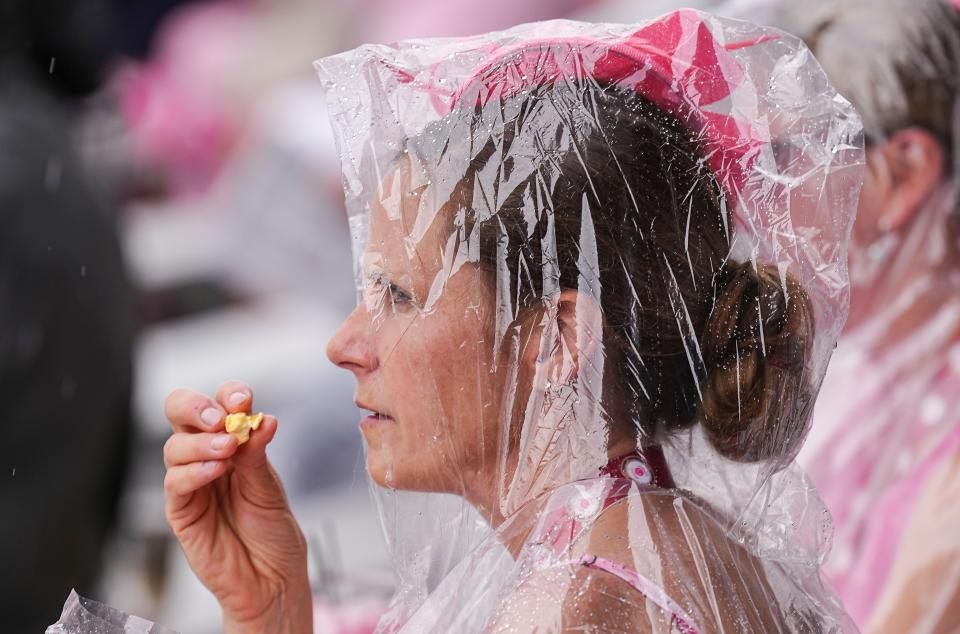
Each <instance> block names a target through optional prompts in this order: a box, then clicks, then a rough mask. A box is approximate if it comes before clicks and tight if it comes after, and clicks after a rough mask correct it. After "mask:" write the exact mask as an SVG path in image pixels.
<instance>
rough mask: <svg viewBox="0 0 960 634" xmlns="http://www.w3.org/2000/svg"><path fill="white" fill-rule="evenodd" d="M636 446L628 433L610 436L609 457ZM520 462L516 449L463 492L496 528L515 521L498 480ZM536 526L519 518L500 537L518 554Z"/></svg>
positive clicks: (633, 449)
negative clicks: (506, 509) (505, 459)
mask: <svg viewBox="0 0 960 634" xmlns="http://www.w3.org/2000/svg"><path fill="white" fill-rule="evenodd" d="M636 450H637V442H636V440H635V439H632V438H627V437H620V438H611V439H610V442H609V444H608V448H607V460H608V461H609V460H613V459H615V458H619V457H621V456H624V455H626V454H629V453H630V452H633V451H636ZM518 463H519V457H518V455H517V452H516V451H514V452H512V455H511V456H510V458H508V460H507V462H506V468H505V469H501V468H498V466H497V464H493V465H491V468H490V469H488V471H490V472H491V473H481V472H479V471H478V472H477V473H476V474H475V477H474V478H472V480H471V482H472V483H473V486H470V487H468V489H467V490H466V491H464V493H463V497H464V498H465V499H466V500H467V502H469V503H470V505H471V506H473V507H474V508H475V509H476V510H477V512H479V513H480V515H481V516H482V517H483V518H484V519H485V520H486V521H487V522H488V523H489V524H490V526H491V527H492V528H494V529H495V530H496V529H500V528H501V527H504V525H505V524H507V523H508V522H512V520H513V519H514V517H515V515H516V514H515V513H513V512H511V513H510V514H509V515H506V514H504V511H503V507H504V504H502V501H503V500H504V496H505V493H506V492H505V491H502V490H501V487H500V486H499V482H500V481H501V474H502V473H504V472H505V473H516V469H517V465H518ZM602 466H603V465H598V468H599V467H602ZM561 484H566V483H560V482H558V483H556V485H557V486H559V485H561ZM504 486H505V487H506V486H509V483H505V484H504ZM542 493H543V491H540V492H539V493H535V494H532V495H531V496H530V498H529V499H526V500H522V501H521V503H520V504H514V506H515V507H516V508H517V509H522V508H523V507H524V506H526V504H527V502H531V501H533V499H534V498H535V497H537V496H538V495H539V494H542ZM532 519H534V518H531V520H532ZM533 528H534V522H533V521H523V520H522V518H521V519H520V521H518V522H515V523H514V525H511V526H510V527H509V528H507V529H506V530H503V531H500V533H501V539H502V540H503V542H504V545H505V546H506V547H507V549H508V550H509V551H510V552H511V553H513V554H514V556H516V555H517V554H518V553H519V552H520V549H521V548H522V546H523V544H524V542H525V541H526V539H527V536H528V535H529V533H530V531H531V530H533Z"/></svg>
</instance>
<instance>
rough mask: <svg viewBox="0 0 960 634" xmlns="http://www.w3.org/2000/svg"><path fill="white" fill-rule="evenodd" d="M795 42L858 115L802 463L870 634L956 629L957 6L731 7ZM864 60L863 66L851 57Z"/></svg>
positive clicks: (959, 561)
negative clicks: (826, 340) (824, 346)
mask: <svg viewBox="0 0 960 634" xmlns="http://www.w3.org/2000/svg"><path fill="white" fill-rule="evenodd" d="M719 10H720V11H723V12H725V13H729V14H731V15H738V16H750V17H751V18H752V19H758V20H764V21H766V22H768V23H770V24H774V25H777V26H779V27H781V28H784V29H787V30H789V31H791V32H793V33H796V34H797V35H799V36H801V37H803V38H804V39H805V40H806V41H807V42H808V43H809V44H810V46H811V47H812V48H813V51H814V53H815V55H816V56H817V58H818V59H819V60H820V62H821V63H822V64H823V66H824V70H825V71H826V72H827V74H828V76H830V77H831V79H833V80H834V81H835V82H836V86H837V89H838V91H839V92H840V93H841V94H843V95H844V96H845V97H847V98H848V99H850V101H851V102H852V103H853V105H854V107H856V109H857V111H858V112H859V113H860V114H861V116H862V117H863V122H864V131H865V135H866V138H867V167H868V170H867V171H868V177H867V179H866V181H865V184H864V187H863V194H862V197H861V201H860V206H859V212H858V217H857V220H856V223H855V226H854V231H853V239H852V241H851V248H850V281H851V291H852V297H851V314H850V320H849V322H848V324H847V327H846V330H845V332H844V334H843V336H842V337H841V339H840V341H839V345H838V347H837V351H836V353H835V355H834V360H833V361H832V362H831V366H830V370H829V371H828V372H827V375H826V378H825V380H824V386H823V390H822V392H821V396H820V398H819V400H818V402H817V407H816V410H815V415H814V425H813V428H812V432H811V438H810V439H809V442H808V443H807V445H806V447H805V448H804V451H803V452H802V453H801V463H802V464H803V465H804V468H805V469H806V470H807V472H808V473H809V474H810V477H811V478H812V479H813V480H814V482H815V484H816V485H817V488H818V489H819V490H820V491H821V493H822V495H823V497H824V499H825V501H826V503H827V505H828V507H829V510H830V512H831V513H832V515H833V518H834V522H835V530H834V538H833V542H834V543H833V549H832V551H831V554H830V556H829V558H828V560H827V562H826V565H825V571H826V572H827V573H828V576H829V577H830V579H831V580H832V581H833V582H834V583H835V585H836V587H837V590H838V592H839V593H840V596H841V598H842V599H843V602H844V604H845V605H846V607H847V609H848V610H849V611H850V614H851V615H852V616H853V617H854V618H855V620H856V621H857V622H858V623H859V624H860V625H862V626H863V627H864V628H866V629H868V630H870V631H893V632H902V631H911V632H933V631H956V630H957V629H958V628H960V537H958V536H960V510H958V506H957V504H956V499H957V497H956V496H957V493H958V491H960V160H958V158H957V154H956V151H957V148H958V147H960V3H958V2H955V1H952V2H947V1H944V0H920V1H915V0H869V1H867V0H853V1H851V0H843V1H824V0H819V1H816V2H804V3H802V4H800V3H783V2H770V1H769V0H766V1H759V2H729V3H727V4H725V5H724V6H723V7H722V8H721V9H719ZM867 51H869V54H865V52H867Z"/></svg>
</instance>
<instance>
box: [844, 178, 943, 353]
mask: <svg viewBox="0 0 960 634" xmlns="http://www.w3.org/2000/svg"><path fill="white" fill-rule="evenodd" d="M956 203H957V201H956V195H955V193H954V192H953V191H952V190H950V189H945V190H944V191H942V192H939V193H938V194H937V195H936V196H935V197H934V198H933V199H932V200H931V201H929V203H928V204H927V205H926V207H925V209H924V210H923V213H920V214H918V215H917V217H916V218H915V219H914V221H913V222H912V223H911V224H910V225H908V226H907V227H905V228H903V230H902V231H901V232H900V233H898V234H890V235H888V236H887V238H884V239H883V240H879V241H877V244H875V245H873V247H871V249H872V250H874V251H875V252H877V253H878V255H877V257H876V258H875V261H874V262H870V258H868V257H865V256H863V255H861V256H860V259H859V260H858V259H857V258H852V259H851V270H852V272H853V273H854V276H853V277H854V283H853V285H852V293H851V304H850V319H849V320H848V322H847V326H846V329H845V334H847V335H850V336H851V338H853V339H855V340H857V341H858V343H859V345H860V346H861V347H862V348H863V349H865V350H867V351H868V354H869V355H870V356H872V357H878V356H885V355H887V354H889V353H891V352H892V351H895V350H898V349H900V348H901V346H903V345H908V346H911V347H912V346H914V345H915V343H914V342H915V340H916V339H917V337H918V334H919V333H921V332H922V331H925V330H930V331H932V332H931V334H932V335H935V338H936V341H935V342H930V344H928V345H933V346H935V348H936V347H942V348H944V349H946V348H947V347H949V344H950V343H952V342H955V341H958V340H960V319H958V316H957V312H958V311H960V254H958V253H957V245H956V244H953V242H954V241H955V240H956V236H955V234H954V232H952V231H949V230H948V229H947V227H948V218H949V216H950V214H951V213H957V212H956V207H957V204H956ZM884 241H887V244H889V246H888V247H886V249H885V248H884V247H882V246H881V245H882V244H883V243H884ZM871 249H863V248H862V249H858V251H859V252H860V253H861V254H865V253H867V252H868V251H870V250H871ZM884 251H886V253H884ZM856 277H860V278H861V279H860V280H859V281H858V280H856ZM924 334H925V333H924ZM917 352H918V351H914V353H913V354H911V355H910V356H911V357H916V356H918V354H917ZM931 352H932V350H931Z"/></svg>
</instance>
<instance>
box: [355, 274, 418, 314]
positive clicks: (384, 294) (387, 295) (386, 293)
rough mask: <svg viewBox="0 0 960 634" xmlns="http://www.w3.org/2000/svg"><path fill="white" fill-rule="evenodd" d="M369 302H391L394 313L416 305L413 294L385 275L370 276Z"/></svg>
mask: <svg viewBox="0 0 960 634" xmlns="http://www.w3.org/2000/svg"><path fill="white" fill-rule="evenodd" d="M367 298H368V300H367V301H368V302H372V303H380V302H387V301H389V303H390V306H391V308H392V309H393V310H394V311H400V310H403V309H406V308H409V307H412V306H415V305H416V297H415V296H414V294H413V293H411V292H409V291H407V290H405V289H403V288H401V287H400V286H398V285H397V284H396V283H394V282H391V281H390V279H389V278H388V277H387V276H386V275H385V274H383V273H380V272H378V273H375V274H373V275H370V276H369V279H368V282H367Z"/></svg>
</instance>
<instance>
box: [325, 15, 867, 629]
mask: <svg viewBox="0 0 960 634" xmlns="http://www.w3.org/2000/svg"><path fill="white" fill-rule="evenodd" d="M317 66H318V70H319V72H320V75H321V78H322V80H323V82H324V84H325V86H326V90H327V95H328V100H329V107H330V111H331V116H332V120H333V126H334V129H335V133H336V137H337V141H338V145H339V150H340V153H341V158H342V166H343V172H344V174H343V176H344V180H343V182H344V188H345V192H346V203H347V208H348V210H349V214H350V220H351V225H352V231H353V238H354V240H355V245H354V246H355V253H356V272H357V280H358V287H359V288H358V290H359V293H360V296H361V297H360V302H359V305H358V307H357V309H356V310H355V311H354V313H353V314H352V315H351V316H350V317H349V318H348V320H347V322H346V324H345V326H344V328H343V330H341V332H340V333H339V334H338V336H337V337H335V339H334V341H333V342H332V343H331V350H332V351H333V355H332V356H334V357H335V360H337V361H338V363H340V365H342V366H343V367H347V368H349V369H351V370H352V371H353V372H354V374H355V375H356V377H357V384H358V385H357V396H356V400H357V403H358V405H359V406H360V407H361V408H363V409H366V410H368V411H369V412H370V413H369V415H368V416H366V417H365V418H364V419H363V420H362V421H361V430H362V432H363V435H364V438H365V441H366V446H367V468H368V471H369V473H370V475H371V478H372V480H373V482H374V486H373V491H374V495H375V498H376V500H377V502H378V505H379V509H380V512H381V516H382V521H383V526H384V531H385V534H386V538H387V540H388V544H389V546H390V549H391V553H392V558H393V564H394V566H395V570H396V574H397V583H398V587H397V593H396V595H395V597H394V600H393V602H392V604H391V608H390V610H389V611H388V612H387V614H386V615H385V616H384V618H383V619H382V620H381V623H380V630H381V631H385V632H392V631H398V630H402V631H407V632H498V631H542V632H547V631H561V630H562V631H598V632H601V631H602V632H617V631H680V632H708V631H720V630H721V629H726V630H727V631H755V632H778V631H779V632H814V631H817V632H819V631H843V630H845V628H847V627H849V620H848V619H847V617H846V616H845V613H844V611H843V608H842V607H841V605H840V604H839V603H838V602H837V600H836V599H835V598H834V597H833V595H832V594H831V592H830V591H829V590H828V589H827V588H826V587H825V585H824V584H823V582H822V579H821V576H820V572H819V564H820V561H821V558H822V556H823V551H824V549H825V546H826V542H827V539H828V535H829V516H828V515H826V514H825V512H824V510H823V506H822V504H821V503H820V501H819V498H818V497H817V495H816V493H815V491H814V490H813V489H812V487H811V486H810V484H809V483H808V482H807V480H806V479H805V478H804V477H803V476H802V475H801V474H800V473H799V471H798V470H797V469H795V468H793V467H792V466H791V461H792V459H793V457H794V456H795V454H796V452H797V451H798V450H799V447H800V445H801V443H802V441H803V439H804V436H805V434H806V431H807V429H808V425H809V418H810V414H811V410H812V407H813V403H814V400H815V398H816V394H817V390H818V388H819V386H820V382H821V379H822V376H823V373H824V371H825V370H826V366H827V362H828V359H829V357H830V353H831V350H832V349H833V347H834V343H835V340H836V338H837V336H838V334H839V331H840V329H841V326H842V323H843V320H844V317H845V314H846V307H847V303H848V286H847V268H846V257H847V238H848V235H849V231H850V225H851V222H852V218H853V212H854V209H855V206H856V199H857V194H858V191H859V187H860V183H861V180H862V166H863V150H862V143H861V135H860V133H861V127H860V121H859V118H858V117H857V115H856V114H855V113H854V111H853V109H852V108H851V106H850V105H849V104H848V102H847V101H845V100H844V99H843V98H842V97H840V96H839V95H838V94H837V93H836V92H835V91H834V89H833V88H832V87H831V85H830V84H829V83H828V82H827V79H826V77H825V75H824V74H823V72H822V71H821V69H820V67H819V66H818V64H817V63H816V61H815V60H814V58H813V57H812V55H811V54H810V52H809V51H808V50H807V49H806V48H805V47H804V46H803V44H802V43H801V42H800V41H799V40H797V39H796V38H794V37H792V36H789V35H787V34H785V33H782V32H779V31H776V30H773V29H768V28H760V27H756V26H753V25H750V24H747V23H743V22H736V21H729V20H723V19H719V18H714V17H711V16H708V15H706V14H702V13H699V12H696V11H691V10H683V11H679V12H676V13H672V14H670V15H666V16H664V17H662V18H660V19H658V20H655V21H652V22H649V23H647V24H641V25H632V26H623V25H610V24H604V25H592V24H584V23H578V22H570V21H551V22H544V23H537V24H531V25H524V26H519V27H516V28H513V29H510V30H507V31H503V32H499V33H492V34H488V35H483V36H478V37H473V38H457V39H435V40H416V41H407V42H400V43H395V44H390V45H367V46H362V47H360V48H358V49H355V50H353V51H349V52H346V53H342V54H340V55H335V56H333V57H329V58H325V59H323V60H320V61H319V62H318V63H317Z"/></svg>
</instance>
